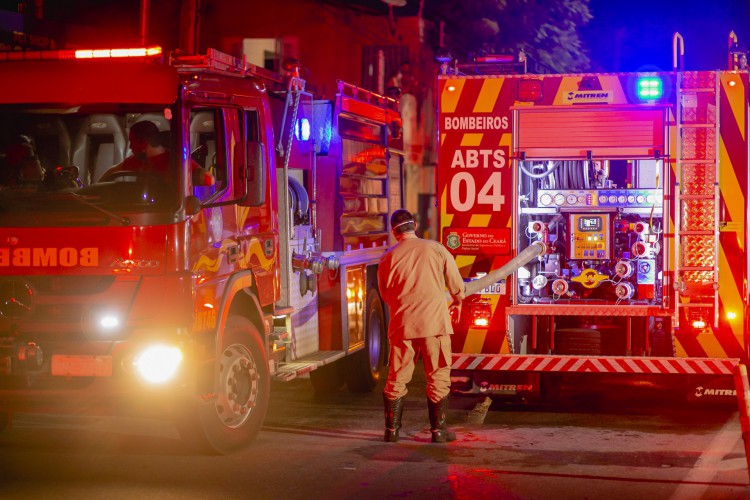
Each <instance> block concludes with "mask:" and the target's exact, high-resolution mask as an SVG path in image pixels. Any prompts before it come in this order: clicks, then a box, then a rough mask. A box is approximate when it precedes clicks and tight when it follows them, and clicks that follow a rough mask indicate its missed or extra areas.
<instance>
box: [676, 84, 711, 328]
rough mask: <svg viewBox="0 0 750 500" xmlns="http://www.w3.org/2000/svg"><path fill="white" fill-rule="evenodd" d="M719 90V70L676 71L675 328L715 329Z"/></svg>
mask: <svg viewBox="0 0 750 500" xmlns="http://www.w3.org/2000/svg"><path fill="white" fill-rule="evenodd" d="M719 88H720V81H719V72H716V71H687V72H682V73H677V89H678V95H677V106H676V110H675V120H676V127H677V151H676V154H675V203H674V214H673V220H674V226H675V242H674V243H675V244H674V256H673V257H674V260H673V262H674V270H675V277H674V291H675V294H674V300H675V302H674V304H675V309H674V311H675V312H674V318H673V325H674V327H675V329H676V330H677V329H679V327H680V325H682V326H683V328H684V327H692V328H693V329H694V330H695V331H698V332H700V331H710V329H711V328H718V326H719V230H720V226H719V163H718V158H719V129H718V123H719V97H720V96H719ZM685 323H687V324H685Z"/></svg>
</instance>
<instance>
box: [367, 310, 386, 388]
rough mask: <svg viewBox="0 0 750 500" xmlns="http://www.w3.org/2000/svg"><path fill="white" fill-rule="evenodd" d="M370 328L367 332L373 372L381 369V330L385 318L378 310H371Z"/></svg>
mask: <svg viewBox="0 0 750 500" xmlns="http://www.w3.org/2000/svg"><path fill="white" fill-rule="evenodd" d="M368 323H369V328H368V332H367V334H368V335H367V337H368V341H367V345H368V349H369V351H370V370H372V372H373V373H377V372H379V371H380V347H381V344H380V341H381V339H380V332H381V329H382V326H383V319H382V318H381V316H380V314H377V311H376V310H374V309H373V310H371V312H370V318H369V321H368Z"/></svg>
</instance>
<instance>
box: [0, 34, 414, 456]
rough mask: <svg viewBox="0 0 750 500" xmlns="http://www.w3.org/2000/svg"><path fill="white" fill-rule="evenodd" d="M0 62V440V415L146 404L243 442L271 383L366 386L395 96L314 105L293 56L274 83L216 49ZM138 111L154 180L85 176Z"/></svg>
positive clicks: (121, 140)
mask: <svg viewBox="0 0 750 500" xmlns="http://www.w3.org/2000/svg"><path fill="white" fill-rule="evenodd" d="M0 65H1V66H2V73H3V74H4V75H6V76H11V75H12V78H3V79H1V80H2V81H1V82H0V147H2V151H3V152H4V153H5V154H4V156H3V157H0V160H2V165H1V166H2V168H3V169H4V170H3V172H2V173H3V179H4V183H5V185H4V186H3V187H2V188H1V189H0V207H1V208H0V242H1V243H0V332H1V333H0V416H2V419H0V421H1V422H2V424H1V425H2V426H3V427H5V426H6V425H8V423H9V422H10V417H11V414H12V413H13V412H16V411H55V412H57V411H73V412H82V411H89V410H92V411H96V412H101V411H117V412H120V411H127V412H129V411H133V410H135V411H139V412H143V413H145V414H152V413H158V414H159V415H164V412H167V414H169V415H170V416H172V417H173V418H174V419H175V421H176V423H177V424H178V428H179V429H180V432H181V433H182V434H183V435H184V436H185V437H187V438H189V439H191V440H193V441H194V442H195V443H196V444H198V445H200V446H202V447H203V448H206V449H209V450H214V451H217V452H229V451H232V450H236V449H238V448H240V447H242V446H244V445H246V444H247V443H248V442H250V441H251V440H252V438H253V437H254V436H255V434H256V433H257V432H258V430H259V428H260V426H261V424H262V422H263V419H264V416H265V412H266V409H267V405H268V400H269V391H270V380H271V378H274V377H275V378H277V379H281V380H289V379H291V378H294V377H298V376H307V375H308V374H309V375H310V377H311V378H312V381H313V384H314V385H315V386H316V387H318V388H329V387H331V386H338V387H340V386H341V385H343V382H344V381H346V382H347V383H348V385H349V387H350V389H353V390H372V388H373V387H374V385H375V383H376V382H377V380H378V377H379V373H380V369H381V367H382V365H383V359H384V343H385V327H386V321H387V319H386V314H385V310H384V306H383V304H382V302H381V300H380V296H379V293H378V290H377V285H376V279H375V272H376V266H377V263H378V260H379V258H380V255H381V254H382V253H383V252H384V251H385V249H386V248H387V246H388V245H389V243H390V242H389V227H388V224H389V213H390V212H391V211H392V210H394V209H396V208H399V207H400V206H401V204H402V192H401V157H402V154H403V153H402V151H401V150H402V147H401V144H400V130H401V121H400V116H399V114H398V103H397V102H396V101H394V100H393V99H390V98H385V97H382V96H379V95H376V94H373V93H370V92H367V91H364V90H362V89H359V88H357V87H354V86H352V85H348V84H345V83H339V84H338V93H337V95H336V98H335V100H334V101H330V100H321V99H317V98H315V97H314V96H313V95H312V94H311V93H310V92H308V91H306V89H305V82H304V81H303V80H302V79H301V78H300V76H299V66H298V65H295V64H290V65H289V66H288V68H287V69H288V72H287V76H286V77H285V78H280V77H278V76H277V75H275V74H272V73H270V72H268V71H265V70H263V68H258V67H255V66H253V65H251V64H248V63H247V62H246V61H243V60H239V59H237V58H235V57H231V56H228V55H226V54H222V53H219V52H216V51H208V53H207V54H206V55H185V54H181V55H179V54H173V55H170V56H167V55H165V54H163V53H162V51H161V49H160V48H158V47H150V48H145V49H143V48H138V49H111V50H60V51H50V52H29V51H27V52H8V53H2V54H0ZM144 120H148V121H150V122H152V124H154V125H155V127H156V128H158V132H157V133H155V134H153V135H157V136H158V137H157V138H156V139H155V140H154V141H153V142H154V144H151V143H149V144H150V146H153V147H158V148H160V149H159V151H161V152H162V154H166V155H168V161H167V162H166V164H167V165H168V167H167V168H166V169H165V171H162V172H154V171H149V170H144V169H140V170H139V169H134V168H132V167H131V168H130V170H127V169H126V170H124V171H120V172H118V173H117V174H116V175H115V176H111V175H108V176H107V177H104V179H105V180H102V179H103V176H104V175H105V173H106V172H107V171H108V170H109V169H110V168H111V167H112V166H113V165H117V164H119V163H120V162H122V161H123V159H124V158H126V157H128V155H129V151H128V149H129V132H130V131H131V129H132V128H133V127H134V126H135V125H136V124H137V123H139V122H141V121H144ZM153 128H154V127H153V126H152V127H151V129H152V130H153ZM19 144H20V146H19ZM19 148H20V149H21V150H24V151H26V152H27V153H29V154H27V155H26V156H27V158H25V159H23V161H24V162H29V161H30V162H32V164H33V165H38V164H36V162H37V161H38V162H39V163H40V164H41V167H42V169H43V170H44V173H43V176H42V175H41V172H40V170H39V168H38V166H37V167H36V168H32V169H27V168H26V167H21V166H19V164H18V163H17V161H16V160H17V156H18V155H17V154H16V153H17V152H18V150H19ZM133 149H134V156H138V154H140V151H138V152H136V151H135V147H134V148H133ZM164 151H167V153H163V152H164ZM135 153H137V154H135ZM146 154H148V152H147V153H146ZM129 161H130V163H128V162H126V164H125V165H126V166H127V165H132V164H133V163H132V160H129ZM124 168H127V167H124ZM34 171H36V172H37V174H36V175H35V174H34V173H33V172H34ZM28 172H31V173H28Z"/></svg>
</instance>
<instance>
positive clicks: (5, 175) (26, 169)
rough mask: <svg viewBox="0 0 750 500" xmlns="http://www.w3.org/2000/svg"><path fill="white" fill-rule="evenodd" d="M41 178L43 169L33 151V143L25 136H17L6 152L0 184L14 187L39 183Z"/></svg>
mask: <svg viewBox="0 0 750 500" xmlns="http://www.w3.org/2000/svg"><path fill="white" fill-rule="evenodd" d="M43 177H44V169H43V168H42V164H41V163H40V161H39V157H37V155H36V151H35V150H34V144H33V141H32V140H31V138H30V137H28V136H26V135H19V136H18V137H16V138H15V139H14V141H13V142H12V143H11V144H10V145H9V146H8V148H7V150H6V153H5V166H4V168H3V170H2V173H1V175H0V183H2V184H3V185H5V186H9V187H15V186H22V185H26V184H29V183H39V182H41V180H42V178H43Z"/></svg>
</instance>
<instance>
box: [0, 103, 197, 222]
mask: <svg viewBox="0 0 750 500" xmlns="http://www.w3.org/2000/svg"><path fill="white" fill-rule="evenodd" d="M171 116H172V114H171V112H170V110H169V109H167V110H166V111H165V110H164V108H154V107H148V108H135V107H132V106H131V107H129V108H127V109H123V108H122V106H121V105H116V106H110V107H109V108H106V107H103V106H97V108H96V109H90V108H88V109H87V107H86V106H66V107H65V108H64V109H63V108H52V107H49V106H48V107H45V108H41V107H34V108H28V107H26V108H22V107H18V106H13V107H0V224H2V225H4V226H58V225H59V226H70V225H78V224H80V225H99V224H101V225H107V224H117V225H121V224H124V225H127V224H130V223H131V221H132V223H133V224H138V225H146V224H161V223H168V222H173V221H174V213H175V210H176V209H177V208H178V207H179V206H180V198H179V193H180V191H181V190H180V186H181V185H182V183H181V181H180V174H179V169H178V165H180V162H179V161H178V159H177V158H175V154H173V150H172V148H171V147H170V145H171V142H172V141H171V138H172V129H173V128H172V126H171V125H172V123H171V122H172V120H171V119H170V118H171Z"/></svg>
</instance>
